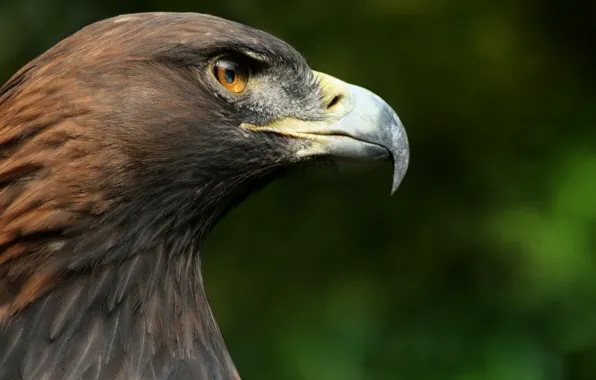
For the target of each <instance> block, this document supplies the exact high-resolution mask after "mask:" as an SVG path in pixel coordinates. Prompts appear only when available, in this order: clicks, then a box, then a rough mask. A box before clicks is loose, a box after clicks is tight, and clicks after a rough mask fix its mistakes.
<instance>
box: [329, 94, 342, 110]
mask: <svg viewBox="0 0 596 380" xmlns="http://www.w3.org/2000/svg"><path fill="white" fill-rule="evenodd" d="M341 99H342V96H341V95H336V96H334V97H333V99H331V101H330V102H329V104H328V105H327V109H331V108H333V107H334V106H335V105H336V104H338V103H339V102H340V101H341Z"/></svg>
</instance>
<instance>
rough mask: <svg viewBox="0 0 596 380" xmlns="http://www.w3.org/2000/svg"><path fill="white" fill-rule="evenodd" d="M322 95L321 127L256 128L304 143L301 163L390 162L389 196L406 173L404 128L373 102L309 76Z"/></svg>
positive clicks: (350, 88) (286, 123)
mask: <svg viewBox="0 0 596 380" xmlns="http://www.w3.org/2000/svg"><path fill="white" fill-rule="evenodd" d="M314 74H315V76H317V79H318V80H319V83H320V86H321V90H322V93H323V106H324V108H325V111H324V112H325V117H324V118H323V120H321V121H304V120H297V119H294V118H287V119H283V120H278V121H276V122H275V123H273V125H269V126H266V127H258V128H255V129H261V130H262V129H265V130H268V131H272V132H277V133H282V134H284V135H289V136H293V137H297V138H300V139H302V140H303V141H305V144H304V145H303V146H302V147H301V149H300V150H299V151H298V153H297V154H298V155H299V156H301V157H311V156H329V157H334V158H340V159H354V160H377V159H387V158H391V159H392V160H393V184H392V187H391V194H393V193H394V192H395V190H396V189H397V188H398V187H399V185H400V183H401V181H402V179H403V177H404V176H405V174H406V170H407V169H408V163H409V157H410V150H409V144H408V137H407V135H406V131H405V129H404V126H403V125H402V123H401V121H400V120H399V117H398V116H397V114H396V113H395V111H393V109H392V108H391V107H390V106H389V105H388V104H387V103H386V102H385V101H384V100H383V99H381V98H380V97H379V96H377V95H375V94H374V93H372V92H370V91H368V90H366V89H364V88H362V87H358V86H354V85H351V84H348V83H345V82H342V81H340V80H339V79H336V78H333V77H331V76H329V75H326V74H323V73H319V72H314Z"/></svg>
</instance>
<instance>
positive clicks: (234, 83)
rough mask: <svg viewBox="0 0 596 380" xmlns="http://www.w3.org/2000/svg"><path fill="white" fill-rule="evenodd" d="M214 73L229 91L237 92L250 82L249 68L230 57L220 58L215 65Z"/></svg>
mask: <svg viewBox="0 0 596 380" xmlns="http://www.w3.org/2000/svg"><path fill="white" fill-rule="evenodd" d="M213 75H215V78H216V79H217V80H218V82H219V83H221V85H222V86H224V87H225V88H226V89H227V90H228V91H231V92H234V93H236V94H238V93H240V92H242V91H244V89H245V88H246V85H247V84H248V77H249V70H248V67H247V66H246V65H242V64H240V63H238V62H234V61H232V60H229V59H220V60H218V61H217V62H215V65H213Z"/></svg>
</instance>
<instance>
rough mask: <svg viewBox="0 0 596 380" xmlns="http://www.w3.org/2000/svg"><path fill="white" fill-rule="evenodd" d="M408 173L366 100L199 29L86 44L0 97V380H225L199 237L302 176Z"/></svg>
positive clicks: (150, 23)
mask: <svg viewBox="0 0 596 380" xmlns="http://www.w3.org/2000/svg"><path fill="white" fill-rule="evenodd" d="M374 160H391V161H392V162H393V168H394V169H393V182H392V192H393V191H395V189H396V188H397V187H398V186H399V184H400V182H401V180H402V178H403V177H404V175H405V173H406V170H407V167H408V161H409V146H408V139H407V136H406V132H405V130H404V127H403V125H402V123H401V122H400V119H399V118H398V116H397V115H396V113H395V112H394V111H393V110H392V108H391V107H390V106H389V105H388V104H387V103H386V102H385V101H383V100H382V99H381V98H380V97H379V96H377V95H375V94H374V93H372V92H370V91H369V90H366V89H364V88H362V87H358V86H355V85H352V84H348V83H346V82H343V81H341V80H339V79H336V78H334V77H332V76H330V75H326V74H323V73H320V72H317V71H313V70H311V69H310V67H309V65H308V64H307V62H306V60H305V59H304V58H303V57H302V56H301V55H300V54H299V53H298V52H297V51H296V50H295V49H294V48H292V47H291V46H290V45H288V44H287V43H285V42H283V41H281V40H280V39H278V38H276V37H274V36H272V35H270V34H268V33H266V32H263V31H260V30H257V29H254V28H251V27H248V26H245V25H243V24H240V23H236V22H233V21H229V20H225V19H222V18H219V17H215V16H211V15H205V14H198V13H139V14H129V15H121V16H117V17H113V18H109V19H105V20H101V21H97V22H95V23H93V24H90V25H88V26H85V27H84V28H82V29H81V30H79V31H77V32H76V33H74V34H72V35H71V36H69V37H67V38H66V39H64V40H62V41H60V42H58V43H57V44H56V45H54V46H53V47H51V48H50V49H49V50H47V51H46V52H45V53H43V54H41V55H40V56H39V57H37V58H35V59H33V60H32V61H31V62H29V63H28V64H27V65H26V66H24V67H23V68H22V69H21V70H19V71H18V72H17V73H16V74H15V75H14V76H12V77H11V78H10V79H9V80H8V81H7V82H6V83H5V84H4V85H3V86H2V87H0V380H16V379H22V380H92V379H93V380H98V379H100V380H107V379H110V380H111V379H120V380H137V379H139V380H140V379H143V380H151V379H159V380H168V379H171V380H174V379H176V380H184V379H187V380H191V379H193V380H208V379H209V380H216V379H218V380H232V379H236V380H237V379H239V378H240V377H239V375H238V372H237V370H236V368H235V366H234V363H233V361H232V359H231V358H230V355H229V353H228V350H227V349H226V346H225V343H224V339H223V338H222V335H221V333H220V331H219V329H218V327H217V324H216V321H215V319H214V316H213V314H212V312H211V309H210V307H209V303H208V300H207V296H206V294H205V290H204V287H203V280H202V274H201V273H202V272H201V255H200V253H199V251H200V249H201V245H202V242H203V240H204V239H205V236H206V235H207V234H208V233H209V231H210V230H211V229H212V227H213V226H214V224H215V223H216V222H217V221H218V220H220V219H221V217H222V216H224V215H225V214H226V213H227V212H228V211H230V210H231V209H232V208H234V207H235V206H236V205H238V204H239V203H240V202H242V201H243V200H244V199H246V197H247V196H248V195H249V194H251V193H253V192H254V191H256V190H258V189H260V188H262V187H263V186H264V185H266V184H268V183H270V182H271V181H272V180H274V179H275V178H278V177H280V176H283V175H286V174H288V173H291V172H292V171H293V170H295V169H297V168H303V167H305V166H308V165H312V164H314V163H327V162H329V163H337V162H342V161H374Z"/></svg>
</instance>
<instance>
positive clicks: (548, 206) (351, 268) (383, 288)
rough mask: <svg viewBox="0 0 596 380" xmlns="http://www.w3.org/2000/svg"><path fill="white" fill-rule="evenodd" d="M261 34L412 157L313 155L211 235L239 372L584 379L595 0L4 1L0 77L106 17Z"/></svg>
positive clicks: (589, 306)
mask: <svg viewBox="0 0 596 380" xmlns="http://www.w3.org/2000/svg"><path fill="white" fill-rule="evenodd" d="M152 10H161V11H163V10H167V11H193V12H203V13H212V14H216V15H219V16H221V17H225V18H229V19H232V20H235V21H239V22H242V23H245V24H248V25H251V26H253V27H256V28H260V29H263V30H265V31H268V32H270V33H272V34H274V35H276V36H278V37H280V38H282V39H284V40H286V41H287V42H289V43H290V44H292V45H294V46H295V47H296V48H297V49H298V50H299V51H301V52H302V53H303V54H304V56H305V57H306V58H307V60H308V61H309V62H310V64H311V66H312V67H313V68H315V69H317V70H319V71H323V72H327V73H329V74H332V75H334V76H337V77H339V78H342V79H344V80H346V81H349V82H352V83H355V84H359V85H361V86H364V87H367V88H369V89H371V90H373V91H374V92H376V93H378V94H379V95H381V96H382V97H383V98H385V99H386V100H387V101H388V102H389V103H390V104H391V105H392V106H393V107H394V108H395V109H396V111H397V112H398V114H399V115H400V116H401V118H402V120H403V122H404V124H405V125H406V128H407V130H408V133H409V138H410V143H411V165H410V170H409V172H408V174H407V176H406V179H405V181H404V183H403V185H402V187H401V188H400V189H399V190H398V192H397V193H396V195H395V196H393V197H389V189H390V177H391V170H390V168H389V166H388V165H386V166H384V165H381V166H378V167H373V168H369V169H367V170H362V169H360V170H339V171H338V170H333V169H316V170H312V171H309V172H305V173H303V174H300V175H298V176H294V177H291V178H287V179H284V180H281V181H279V182H277V183H274V184H272V185H271V186H269V187H268V188H266V189H265V190H264V191H262V192H260V193H258V194H257V195H255V196H253V197H252V198H250V199H249V200H248V201H247V202H245V203H244V204H243V205H241V206H240V207H239V208H238V209H236V210H234V211H233V212H232V213H231V214H229V215H228V216H227V217H226V218H225V219H224V220H223V221H222V222H221V223H220V224H219V225H218V226H217V228H216V230H215V231H214V232H213V234H212V235H211V237H210V239H209V240H208V241H207V244H206V246H205V248H204V261H205V264H204V271H205V276H206V283H207V284H206V285H207V291H208V293H209V295H210V300H211V302H212V305H213V309H214V312H215V314H216V317H217V319H218V321H219V323H220V326H221V329H222V332H223V334H224V336H225V338H226V341H227V343H228V346H229V348H230V351H231V353H232V356H233V357H234V358H235V362H236V364H237V366H238V368H239V371H240V373H241V374H242V377H243V379H245V380H250V379H259V380H267V379H284V380H303V379H308V380H361V379H362V380H364V379H366V380H368V379H371V380H385V379H407V380H415V379H433V380H434V379H440V380H443V379H446V380H539V379H540V380H542V379H545V380H555V379H572V380H574V379H596V235H594V231H595V228H594V227H596V201H595V200H596V175H595V174H596V140H595V137H596V128H595V127H596V108H595V106H596V89H595V84H596V81H595V80H596V2H594V1H593V0H569V1H562V0H561V1H557V0H543V1H538V0H504V1H501V2H481V1H472V0H449V1H447V0H393V1H392V0H369V1H361V2H357V3H352V2H349V1H345V0H302V1H296V2H291V1H277V0H218V1H201V0H193V1H187V0H167V1H166V0H122V1H116V0H106V1H95V2H91V1H75V0H1V1H0V41H1V44H0V46H1V48H0V81H2V82H3V81H5V80H6V79H8V78H9V76H10V75H12V73H14V72H15V71H16V70H17V69H18V68H20V67H21V66H22V65H24V64H25V63H26V62H27V61H28V60H29V59H31V58H33V57H35V56H36V55H38V54H40V53H41V52H42V51H44V50H45V49H47V48H49V47H50V46H51V45H53V44H54V43H56V42H57V41H59V40H60V39H62V38H64V37H66V36H67V35H69V34H70V33H72V32H74V31H76V30H77V29H79V28H80V27H82V26H84V25H86V24H88V23H91V22H93V21H96V20H98V19H101V18H105V17H110V16H115V15H118V14H122V13H129V12H138V11H152Z"/></svg>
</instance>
